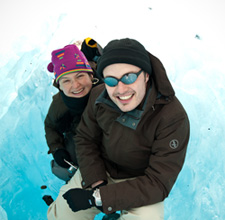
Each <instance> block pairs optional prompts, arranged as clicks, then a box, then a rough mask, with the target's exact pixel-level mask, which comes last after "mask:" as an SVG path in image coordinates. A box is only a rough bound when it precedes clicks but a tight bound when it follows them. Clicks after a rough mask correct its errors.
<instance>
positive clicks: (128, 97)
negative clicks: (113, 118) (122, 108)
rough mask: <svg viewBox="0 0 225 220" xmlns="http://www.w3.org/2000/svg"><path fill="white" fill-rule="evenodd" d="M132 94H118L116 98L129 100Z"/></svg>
mask: <svg viewBox="0 0 225 220" xmlns="http://www.w3.org/2000/svg"><path fill="white" fill-rule="evenodd" d="M132 96H133V95H126V96H118V99H120V100H122V101H126V100H129V99H130V98H131V97H132Z"/></svg>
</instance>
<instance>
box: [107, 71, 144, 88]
mask: <svg viewBox="0 0 225 220" xmlns="http://www.w3.org/2000/svg"><path fill="white" fill-rule="evenodd" d="M142 71H143V70H142V69H141V70H140V71H139V72H137V73H127V74H125V75H123V76H122V77H121V78H120V79H117V78H115V77H113V76H108V77H106V78H104V82H105V84H106V85H107V86H110V87H115V86H117V85H118V83H119V81H121V82H122V83H124V84H126V85H129V84H132V83H134V82H135V81H136V80H137V78H138V76H139V75H140V74H141V72H142Z"/></svg>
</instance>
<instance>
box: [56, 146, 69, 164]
mask: <svg viewBox="0 0 225 220" xmlns="http://www.w3.org/2000/svg"><path fill="white" fill-rule="evenodd" d="M53 157H54V160H55V162H56V163H57V164H58V165H59V166H61V167H64V168H69V167H70V165H69V164H67V163H66V162H65V161H64V159H65V160H67V161H69V162H71V157H70V154H69V153H68V151H67V150H65V149H63V148H60V149H57V150H56V151H55V152H54V153H53Z"/></svg>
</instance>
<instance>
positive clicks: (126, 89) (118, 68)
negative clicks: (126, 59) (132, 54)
mask: <svg viewBox="0 0 225 220" xmlns="http://www.w3.org/2000/svg"><path fill="white" fill-rule="evenodd" d="M140 70H141V69H140V67H137V66H134V65H131V64H126V63H116V64H111V65H109V66H107V67H106V68H105V69H104V70H103V77H104V78H106V77H109V76H112V77H115V78H116V79H120V78H121V77H122V76H124V75H126V74H129V73H137V72H138V71H140ZM148 80H149V75H148V74H146V75H144V71H142V72H141V74H140V75H139V76H138V78H137V80H136V81H135V82H134V83H132V84H128V85H126V84H124V83H123V82H121V81H119V83H118V84H117V85H116V86H115V87H110V86H108V85H107V84H105V86H106V90H107V92H108V95H109V97H110V98H111V100H112V101H113V102H114V103H115V104H116V105H117V106H118V107H119V108H120V110H121V111H123V112H129V111H131V110H133V109H135V108H136V107H137V106H138V105H139V104H140V103H141V101H142V100H143V98H144V96H145V93H146V85H147V82H148Z"/></svg>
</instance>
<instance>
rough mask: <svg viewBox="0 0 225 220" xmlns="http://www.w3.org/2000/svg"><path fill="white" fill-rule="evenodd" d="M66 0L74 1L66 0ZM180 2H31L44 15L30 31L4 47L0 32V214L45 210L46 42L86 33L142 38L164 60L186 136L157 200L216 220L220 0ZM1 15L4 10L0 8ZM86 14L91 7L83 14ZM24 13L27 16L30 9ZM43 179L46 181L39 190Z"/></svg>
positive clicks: (50, 180) (54, 185) (9, 218)
mask: <svg viewBox="0 0 225 220" xmlns="http://www.w3.org/2000/svg"><path fill="white" fill-rule="evenodd" d="M116 2H117V1H116ZM156 2H157V3H156ZM65 3H67V4H73V3H72V1H68V2H65ZM89 3H91V2H89ZM119 3H120V7H118V4H119ZM128 3H129V5H130V7H129V10H127V7H126V5H127V4H128ZM183 3H184V4H183V5H181V4H180V1H179V3H178V1H172V2H170V4H169V3H167V2H166V1H160V2H159V1H151V2H149V1H143V2H142V4H140V3H138V4H137V3H136V2H135V3H134V2H133V3H131V2H130V1H129V2H128V1H123V2H119V1H118V4H113V5H112V7H111V9H110V11H109V9H108V8H109V7H108V6H107V5H105V3H104V1H101V6H102V7H103V8H104V9H105V10H102V11H101V15H100V14H98V13H96V10H98V6H99V4H100V1H99V2H98V1H96V4H95V6H93V4H90V5H92V7H90V5H89V7H88V6H87V5H88V4H86V16H83V14H82V13H83V12H82V11H81V12H78V11H76V13H74V11H73V10H69V9H68V8H74V7H75V6H74V5H73V7H65V6H63V7H62V8H61V11H60V10H59V9H57V10H56V11H54V10H52V11H51V10H50V11H47V12H46V11H45V10H44V9H45V7H44V6H43V5H42V6H41V5H39V7H42V8H43V14H42V13H39V14H38V16H39V17H38V18H39V20H38V19H37V20H38V21H40V19H41V16H40V14H42V16H46V14H48V13H49V17H46V18H45V20H43V21H42V20H41V21H40V22H39V23H38V22H36V23H35V24H37V25H34V23H33V25H32V26H27V27H29V30H30V32H29V31H28V30H27V31H28V32H26V33H24V32H23V33H21V36H20V37H16V36H15V39H13V40H11V41H10V42H11V44H10V49H7V50H3V48H4V46H5V44H6V43H7V42H9V41H7V40H5V39H4V40H2V39H1V41H0V42H1V45H2V46H1V48H2V50H1V53H0V219H1V220H14V219H16V220H24V219H28V220H31V219H32V220H33V219H35V220H36V219H38V220H42V219H43V220H44V219H46V212H47V208H48V207H47V205H46V204H45V203H44V202H43V200H42V196H43V195H45V194H49V195H52V197H53V198H56V196H57V194H58V191H59V189H60V187H61V186H62V184H63V182H62V181H60V180H58V179H57V178H56V177H54V176H53V175H52V174H51V171H50V164H49V163H50V160H51V156H50V155H47V151H48V147H47V145H46V142H45V137H44V126H43V121H44V118H45V116H46V114H47V110H48V107H49V105H50V102H51V98H52V95H53V94H54V93H55V92H56V90H55V89H54V88H53V86H52V79H53V75H51V74H50V73H48V72H47V70H46V66H47V64H48V62H49V61H50V53H51V51H52V50H54V49H56V48H59V47H62V46H64V45H66V44H68V43H70V42H72V41H73V40H78V39H84V38H85V37H89V36H90V37H93V38H94V39H96V40H97V41H98V42H99V43H100V44H102V46H104V45H105V44H106V43H107V42H108V41H110V40H112V39H115V38H121V37H131V38H136V39H137V40H139V41H141V42H142V43H143V44H144V45H145V46H146V48H147V49H148V50H149V51H150V52H151V53H153V54H154V55H156V56H157V57H158V58H159V59H160V60H161V61H162V63H163V64H164V65H165V68H166V70H167V73H168V76H169V78H170V80H171V82H172V84H173V86H174V89H175V91H176V95H177V97H178V98H179V99H180V101H181V102H182V104H183V105H184V107H185V109H186V110H187V112H188V115H189V118H190V123H191V136H190V142H189V147H188V151H187V157H186V161H185V164H184V167H183V170H182V171H181V173H180V175H179V177H178V179H177V182H176V184H175V185H174V188H173V189H172V191H171V193H170V195H169V197H168V198H167V199H166V201H165V219H167V220H180V219H182V220H190V219H191V220H194V219H197V220H202V219H207V220H212V219H213V220H223V219H225V209H224V203H225V199H224V195H225V179H224V176H225V165H224V158H225V150H224V146H225V138H224V124H225V117H224V112H225V104H224V103H225V89H224V88H225V87H224V85H225V71H224V63H225V62H224V61H225V60H224V59H225V58H224V49H225V46H224V43H223V42H224V40H221V39H224V36H225V35H224V32H223V28H222V25H221V21H222V20H223V19H221V13H220V12H222V11H223V10H222V9H223V5H220V4H219V3H218V4H213V5H211V3H210V2H208V4H206V3H205V2H204V4H203V5H200V4H199V5H196V4H197V3H196V2H195V3H194V1H190V3H188V4H187V3H185V1H183ZM21 4H22V3H21ZM36 4H37V3H36ZM45 4H47V3H45ZM215 5H216V6H217V8H216V9H217V10H215ZM35 6H37V5H35ZM175 6H176V7H175ZM184 6H185V7H186V8H184ZM209 6H210V7H209ZM27 7H28V6H27ZM29 7H31V6H29ZM29 7H28V8H29ZM46 7H47V6H46ZM21 8H25V7H21ZM198 8H201V10H200V11H201V12H200V11H198V10H197V9H198ZM107 9H108V11H107ZM125 9H126V10H125ZM209 9H210V10H209ZM21 10H22V9H21ZM93 10H95V12H94V13H93ZM204 10H205V11H204ZM35 11H36V10H33V15H35ZM115 11H117V13H116V16H115ZM197 11H198V13H197ZM8 12H10V11H9V10H8ZM39 12H40V10H39ZM53 12H56V13H53ZM209 12H210V13H209ZM27 13H28V12H27ZM57 13H58V14H57ZM7 14H9V13H6V12H4V13H1V16H2V15H4V16H7ZM21 14H26V13H20V15H21ZM31 14H32V13H31ZM209 14H211V15H212V14H213V15H214V16H213V18H212V17H211V19H209V18H208V16H207V15H209ZM78 15H79V16H78ZM87 15H95V16H92V19H91V20H90V18H89V16H87ZM137 15H138V16H137ZM36 16H37V14H36ZM124 17H126V18H127V19H128V20H129V21H130V22H127V19H126V21H125V20H124V19H123V18H124ZM187 17H188V18H189V19H187ZM26 18H27V17H26ZM29 18H30V20H31V22H34V21H33V20H32V16H29ZM103 18H104V19H103ZM112 18H114V19H112ZM178 18H179V19H178ZM84 19H86V20H84ZM216 19H217V20H216ZM1 20H3V19H1ZM27 20H29V19H26V20H25V21H26V22H27ZM35 21H36V20H35ZM81 21H82V22H81ZM179 22H180V23H179ZM205 24H207V25H205ZM15 25H17V26H19V25H21V22H20V23H19V22H18V23H17V21H16V20H14V26H13V27H14V28H12V27H11V28H10V30H9V32H10V31H11V30H16V31H17V32H18V30H19V28H17V29H16V28H15V27H16V26H15ZM8 26H9V27H10V24H9V25H8ZM35 28H36V29H37V30H36V29H35ZM13 33H14V34H16V32H13ZM30 33H32V35H30ZM3 35H4V33H2V35H1V37H2V36H3ZM197 35H198V36H197ZM11 36H12V35H10V36H8V40H9V39H10V37H11ZM34 36H35V38H34ZM43 185H45V186H47V188H46V189H41V186H43ZM98 219H100V217H99V218H98Z"/></svg>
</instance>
